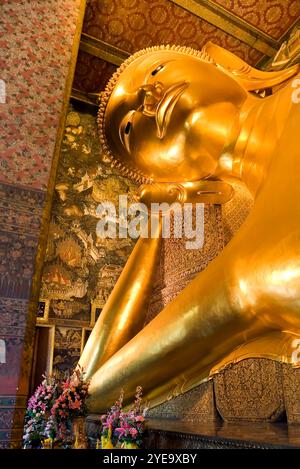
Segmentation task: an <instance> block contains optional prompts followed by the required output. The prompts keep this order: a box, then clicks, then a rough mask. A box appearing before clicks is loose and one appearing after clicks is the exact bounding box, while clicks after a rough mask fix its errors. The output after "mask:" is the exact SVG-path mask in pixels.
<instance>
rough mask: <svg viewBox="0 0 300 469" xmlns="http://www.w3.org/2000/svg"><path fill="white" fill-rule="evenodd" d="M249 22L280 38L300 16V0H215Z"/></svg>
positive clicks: (275, 37)
mask: <svg viewBox="0 0 300 469" xmlns="http://www.w3.org/2000/svg"><path fill="white" fill-rule="evenodd" d="M214 2H215V3H217V4H218V5H221V6H222V7H224V8H226V10H228V11H230V12H231V13H234V14H235V15H236V16H239V17H240V18H242V19H243V20H244V21H247V23H250V24H251V25H252V26H255V27H256V28H258V29H260V30H261V31H263V32H264V33H267V34H269V36H271V37H272V38H274V39H280V38H281V37H282V36H283V35H284V34H285V33H286V32H287V30H288V29H289V28H290V27H291V26H292V25H293V24H294V23H295V21H297V19H298V18H299V16H300V2H299V0H259V2H258V1H257V0H214Z"/></svg>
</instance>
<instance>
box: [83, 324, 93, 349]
mask: <svg viewBox="0 0 300 469" xmlns="http://www.w3.org/2000/svg"><path fill="white" fill-rule="evenodd" d="M92 330H93V329H92V327H83V328H82V333H81V345H80V355H81V354H82V352H83V349H84V346H85V344H86V332H87V331H89V332H91V331H92Z"/></svg>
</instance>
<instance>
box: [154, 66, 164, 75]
mask: <svg viewBox="0 0 300 469" xmlns="http://www.w3.org/2000/svg"><path fill="white" fill-rule="evenodd" d="M163 68H164V66H163V65H159V66H158V67H156V69H155V70H153V72H151V75H152V76H153V77H154V76H155V75H156V74H157V73H158V72H160V71H161V70H162V69H163Z"/></svg>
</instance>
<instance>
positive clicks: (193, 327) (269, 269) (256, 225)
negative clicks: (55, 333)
mask: <svg viewBox="0 0 300 469" xmlns="http://www.w3.org/2000/svg"><path fill="white" fill-rule="evenodd" d="M298 106H300V105H298ZM299 129H300V108H299V107H297V105H296V104H295V105H293V106H292V110H291V112H290V114H289V119H288V121H287V125H286V126H285V130H284V132H283V134H282V138H281V141H280V143H279V145H278V147H277V148H276V154H275V156H274V158H273V161H272V164H271V166H270V167H269V169H268V178H267V180H266V181H265V184H264V187H263V188H262V189H261V191H260V194H259V195H258V197H257V199H256V202H255V207H254V209H253V211H252V213H251V214H250V216H249V217H248V219H247V221H246V222H245V224H244V226H243V227H242V228H241V230H240V231H239V233H238V234H237V235H236V237H235V238H234V239H233V240H232V241H231V242H230V243H229V244H228V245H227V247H226V248H225V249H224V251H223V252H222V253H221V254H220V256H218V258H216V259H215V260H214V261H212V263H211V264H210V265H209V266H208V268H207V269H206V270H205V271H204V272H202V273H200V274H199V275H198V276H197V277H196V278H195V279H194V280H193V282H192V283H191V284H190V285H189V286H188V287H187V288H186V289H185V290H184V291H183V292H182V293H181V294H180V295H179V296H178V297H177V298H175V300H173V301H172V302H171V303H170V304H169V305H167V307H166V308H165V309H164V310H163V311H162V312H161V313H160V314H159V315H158V316H157V317H156V318H155V319H154V320H153V321H152V322H151V323H150V324H148V325H147V326H146V327H145V328H144V329H143V330H142V331H140V332H139V333H138V334H137V336H135V337H134V338H133V339H132V340H131V341H130V342H129V343H127V344H126V345H125V346H124V347H123V348H122V349H121V350H119V351H118V352H117V353H116V354H115V355H114V356H113V357H111V358H110V359H109V360H108V361H107V362H106V363H105V364H104V365H103V366H102V367H101V368H100V369H99V370H98V371H97V372H96V373H95V375H94V376H93V378H92V382H91V387H90V392H91V394H92V397H91V400H90V409H91V410H92V411H99V410H104V409H106V408H107V406H109V405H110V404H111V403H112V402H113V401H114V399H115V398H116V397H117V395H118V393H119V390H120V388H124V390H125V393H126V395H127V396H129V397H132V396H133V395H134V390H135V387H136V386H137V385H141V386H143V387H144V389H145V392H146V396H147V398H149V399H151V400H152V402H155V400H157V398H158V397H159V396H160V399H161V400H164V399H165V398H166V394H168V393H170V392H172V390H174V388H175V387H176V385H177V386H178V385H179V386H180V387H184V388H185V389H187V387H188V386H194V385H196V384H197V383H199V382H201V379H202V378H203V377H204V376H207V374H208V370H209V369H210V368H211V367H212V365H214V364H215V363H217V362H218V361H219V360H220V359H221V358H222V357H223V356H225V355H226V354H227V353H229V352H230V351H231V350H232V349H233V348H235V347H236V346H237V345H239V344H242V343H244V342H245V341H246V340H247V339H249V338H251V337H254V336H259V335H260V334H262V333H264V332H265V331H266V330H272V329H277V330H283V329H289V330H293V331H299V330H300V311H299V298H300V283H299V277H300V231H299V230H300V229H299V226H300V204H299V200H300V149H299V145H297V140H298V134H299ZM262 156H263V155H262ZM184 383H185V384H184ZM187 383H188V384H187ZM183 385H184V386H183ZM163 395H164V397H161V396H163ZM156 402H157V401H156Z"/></svg>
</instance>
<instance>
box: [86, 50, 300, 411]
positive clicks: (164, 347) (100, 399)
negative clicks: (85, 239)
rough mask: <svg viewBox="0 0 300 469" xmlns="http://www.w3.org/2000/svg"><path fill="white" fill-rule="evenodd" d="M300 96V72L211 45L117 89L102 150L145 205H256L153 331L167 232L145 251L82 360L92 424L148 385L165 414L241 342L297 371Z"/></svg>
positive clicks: (103, 109)
mask: <svg viewBox="0 0 300 469" xmlns="http://www.w3.org/2000/svg"><path fill="white" fill-rule="evenodd" d="M297 75H298V77H297ZM299 88H300V74H299V67H298V65H295V66H293V67H291V68H289V69H286V70H283V71H279V72H263V71H259V70H256V69H254V68H252V67H251V66H249V65H247V64H246V63H245V62H244V61H243V60H241V59H240V58H238V57H237V56H235V55H233V54H232V53H230V52H228V51H226V50H224V49H222V48H221V47H219V46H216V45H214V44H212V43H208V44H206V46H205V47H204V48H203V49H202V51H196V50H193V49H189V48H186V47H179V46H158V47H152V48H149V49H146V50H143V51H140V52H137V53H136V54H134V55H133V56H131V57H130V58H129V59H127V60H126V61H125V62H124V63H123V64H122V65H121V67H120V68H119V69H118V70H117V72H116V73H115V74H114V75H113V77H112V78H111V80H110V82H109V83H108V85H107V88H106V90H105V92H104V93H102V101H101V104H100V109H99V119H98V122H99V130H100V136H101V143H102V148H103V151H104V152H106V153H107V154H108V155H110V157H111V159H112V160H113V162H114V164H115V165H116V166H117V167H119V168H122V169H123V171H125V173H126V174H127V175H128V176H129V177H132V178H134V179H135V180H136V181H137V182H140V183H141V184H143V185H142V186H141V190H140V198H141V200H142V201H144V202H145V203H146V204H148V203H151V201H156V202H157V201H160V202H164V201H167V202H175V201H179V202H189V201H191V202H195V201H198V202H201V203H211V204H226V203H227V201H228V200H230V198H231V197H232V192H233V190H234V189H233V188H232V187H234V181H237V180H239V181H242V182H243V183H244V184H245V185H246V186H247V188H248V189H249V191H250V192H251V194H252V196H253V198H254V205H253V208H252V210H251V212H250V214H249V216H248V217H247V219H246V220H245V222H244V223H243V225H242V226H241V228H240V229H239V230H238V232H237V233H236V234H235V235H234V237H233V238H232V240H231V241H230V242H229V243H228V244H227V245H226V247H225V248H224V249H223V250H222V252H221V253H220V254H219V255H218V256H217V257H216V258H215V259H214V260H213V261H212V262H210V263H209V265H208V266H207V268H206V269H205V270H204V271H202V272H200V273H199V274H198V275H197V276H196V277H195V278H194V279H193V280H192V282H191V283H190V284H189V285H188V286H187V287H186V288H185V289H184V290H183V291H182V292H181V293H180V294H179V295H178V296H177V297H176V298H175V299H173V300H172V301H171V302H170V303H168V304H167V305H166V307H165V308H164V309H163V310H162V311H161V312H160V313H159V314H158V315H157V316H156V317H155V318H154V319H153V320H152V321H151V322H150V323H148V324H147V325H146V326H145V327H143V325H144V320H145V313H146V309H147V301H148V299H149V295H150V292H151V287H152V283H153V275H154V271H155V265H156V260H157V257H158V256H159V248H160V242H161V241H160V240H161V236H160V233H159V230H160V224H159V223H158V227H157V233H156V235H155V236H152V237H149V238H140V239H139V240H138V242H137V243H136V245H135V248H134V250H133V252H132V254H131V256H130V258H129V259H128V262H127V264H126V266H125V268H124V270H123V272H122V273H121V276H120V278H119V280H118V282H117V283H116V285H115V287H114V289H113V291H112V293H111V295H110V297H109V299H108V301H107V303H106V305H105V307H104V309H103V311H102V313H101V315H100V317H99V319H98V321H97V323H96V325H95V327H94V329H93V331H92V333H91V335H90V337H89V340H88V342H87V344H86V347H85V349H84V351H83V354H82V356H81V359H80V365H81V366H83V367H84V369H85V370H86V372H87V378H89V379H91V384H90V393H91V397H90V399H89V408H90V411H91V412H99V411H103V410H105V409H107V408H108V407H109V406H110V405H111V404H112V402H113V401H114V400H115V398H116V397H117V396H118V394H119V391H120V389H121V388H123V389H124V392H125V395H126V396H127V397H128V399H129V400H130V399H131V398H133V396H134V393H135V389H136V387H137V386H138V385H141V386H142V387H143V389H144V392H145V397H146V399H147V401H148V403H149V406H150V407H151V406H154V405H157V404H158V403H162V402H164V401H165V400H166V399H168V398H169V396H170V395H172V392H173V391H174V390H175V389H177V392H178V389H179V392H180V393H184V392H186V391H187V390H190V389H192V388H194V387H195V386H197V385H199V384H200V383H201V382H202V381H204V380H205V379H207V378H208V377H209V376H210V373H211V372H212V370H216V369H218V364H220V363H222V361H223V363H224V360H225V361H226V357H227V356H229V355H230V353H231V352H232V351H233V350H235V349H236V348H237V347H241V346H243V344H248V350H250V351H252V352H253V356H256V355H255V354H257V355H258V356H266V357H271V358H273V359H275V360H278V361H282V362H286V363H294V362H295V360H294V358H293V357H295V355H294V352H295V344H298V343H300V340H298V338H299V333H300V145H299V133H300V90H299ZM261 338H265V340H264V341H263V342H262V341H261ZM262 343H263V344H264V346H262V345H261V344H262ZM297 363H298V361H296V363H294V365H296V366H297ZM298 364H299V365H300V363H298Z"/></svg>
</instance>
